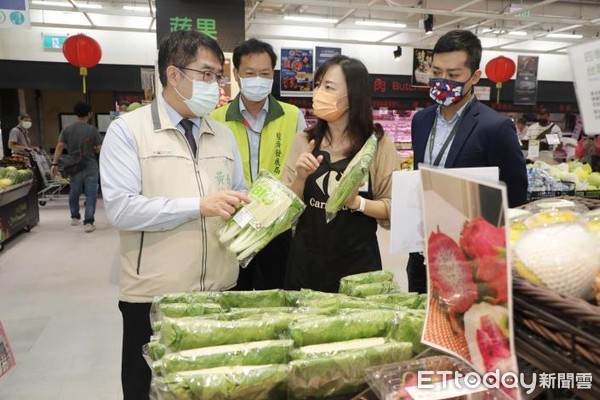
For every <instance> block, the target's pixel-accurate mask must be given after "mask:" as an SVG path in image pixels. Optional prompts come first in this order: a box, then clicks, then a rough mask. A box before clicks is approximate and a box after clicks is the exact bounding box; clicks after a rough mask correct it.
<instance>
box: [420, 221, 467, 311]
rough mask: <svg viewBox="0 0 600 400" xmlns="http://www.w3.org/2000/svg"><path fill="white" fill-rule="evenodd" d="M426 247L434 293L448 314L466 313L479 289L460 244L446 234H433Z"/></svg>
mask: <svg viewBox="0 0 600 400" xmlns="http://www.w3.org/2000/svg"><path fill="white" fill-rule="evenodd" d="M427 244H428V247H427V252H428V253H427V256H428V273H429V279H430V280H431V284H432V286H433V290H434V291H435V292H437V293H438V295H439V298H440V300H441V301H442V302H443V304H444V305H445V306H446V308H447V310H448V312H449V313H452V312H457V313H464V312H465V311H467V310H468V309H469V307H471V305H473V302H474V301H475V300H476V299H477V286H476V285H475V282H474V281H473V275H472V274H471V268H470V266H469V262H468V261H467V259H466V257H465V255H464V253H463V252H462V250H461V248H460V247H459V246H458V244H457V243H456V242H455V241H454V240H453V239H452V238H451V237H450V236H448V235H446V234H444V233H441V232H432V233H431V235H430V236H429V240H428V242H427ZM451 316H452V315H451Z"/></svg>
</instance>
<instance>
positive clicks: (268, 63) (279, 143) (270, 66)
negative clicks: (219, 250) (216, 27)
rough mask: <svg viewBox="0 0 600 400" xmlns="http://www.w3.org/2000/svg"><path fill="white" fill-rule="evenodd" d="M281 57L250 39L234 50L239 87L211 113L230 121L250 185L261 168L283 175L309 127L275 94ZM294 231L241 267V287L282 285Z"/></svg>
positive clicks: (260, 43) (264, 287)
mask: <svg viewBox="0 0 600 400" xmlns="http://www.w3.org/2000/svg"><path fill="white" fill-rule="evenodd" d="M276 62H277V56H276V55H275V52H274V51H273V47H272V46H271V45H270V44H268V43H266V42H262V41H260V40H257V39H248V40H246V41H244V42H243V43H241V44H240V45H239V46H237V47H236V48H235V49H234V50H233V66H234V69H233V74H234V76H235V80H236V82H237V83H238V85H239V86H240V89H241V92H240V94H239V95H238V96H236V97H235V98H234V99H233V101H231V103H229V104H227V105H225V106H223V107H221V108H218V109H217V110H215V111H213V112H212V113H211V117H212V118H214V119H216V120H217V121H221V122H223V123H224V124H226V125H227V126H228V127H229V128H230V129H231V130H232V131H233V134H234V136H235V139H236V141H237V144H238V147H239V149H240V153H241V156H242V162H243V167H244V176H245V177H246V183H247V184H248V185H250V184H251V183H252V182H253V181H254V180H255V179H256V177H257V176H258V173H259V171H260V170H261V169H266V170H267V171H269V172H271V173H272V174H273V175H275V176H276V177H277V178H279V177H280V176H281V172H282V170H283V166H284V165H285V161H286V159H287V155H288V152H289V150H290V146H291V144H292V140H293V139H294V136H295V134H296V132H299V131H302V130H304V129H305V128H306V121H305V120H304V115H303V114H302V111H300V110H299V109H298V107H296V106H294V105H291V104H287V103H284V102H282V101H278V100H277V99H276V98H275V97H273V95H271V88H272V86H273V75H274V73H275V64H276ZM290 240H291V232H290V231H288V232H284V233H282V234H281V235H279V236H278V237H277V238H275V239H274V240H272V241H271V242H270V243H269V244H268V245H267V246H266V247H265V248H264V249H262V250H261V251H260V252H259V253H258V254H257V255H256V256H255V257H254V258H253V259H252V261H251V262H250V263H249V264H248V265H247V267H246V268H243V269H240V275H239V278H238V284H237V286H236V289H237V290H252V289H257V290H259V289H277V288H283V277H284V276H285V265H286V262H287V257H288V253H289V248H290Z"/></svg>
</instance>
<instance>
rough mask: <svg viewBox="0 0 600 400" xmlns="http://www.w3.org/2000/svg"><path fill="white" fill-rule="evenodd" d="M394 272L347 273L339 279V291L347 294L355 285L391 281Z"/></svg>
mask: <svg viewBox="0 0 600 400" xmlns="http://www.w3.org/2000/svg"><path fill="white" fill-rule="evenodd" d="M393 280H394V274H393V273H392V272H391V271H383V270H377V271H370V272H363V273H360V274H354V275H348V276H345V277H343V278H342V279H340V293H344V294H347V295H349V294H350V292H351V291H352V289H353V288H354V287H355V286H359V285H364V284H367V283H377V282H392V281H393Z"/></svg>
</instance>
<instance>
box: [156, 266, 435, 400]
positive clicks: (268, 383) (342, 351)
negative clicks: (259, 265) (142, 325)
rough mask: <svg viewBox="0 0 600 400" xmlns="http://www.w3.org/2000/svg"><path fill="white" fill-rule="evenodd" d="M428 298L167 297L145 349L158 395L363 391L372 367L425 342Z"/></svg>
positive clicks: (303, 294) (190, 399) (177, 399)
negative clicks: (368, 370)
mask: <svg viewBox="0 0 600 400" xmlns="http://www.w3.org/2000/svg"><path fill="white" fill-rule="evenodd" d="M359 275H360V276H354V277H349V278H348V279H347V282H351V283H355V284H365V283H364V282H366V284H387V283H389V282H390V281H389V280H387V279H393V275H390V274H389V273H382V272H381V271H379V272H376V273H369V274H367V275H365V274H359ZM378 280H379V281H378ZM424 304H425V300H424V296H423V295H419V294H417V293H398V292H394V293H389V294H387V293H386V294H377V295H373V296H369V297H368V298H359V297H351V296H348V295H346V294H343V293H323V292H316V291H312V290H300V291H284V290H263V291H260V290H258V291H248V292H243V291H242V292H198V293H172V294H165V295H163V296H158V297H156V298H155V300H154V303H153V306H152V310H153V312H152V319H153V320H154V325H153V329H154V335H153V337H152V339H151V341H150V343H148V344H147V345H146V346H145V356H146V359H147V360H148V362H149V365H150V366H151V368H152V371H153V385H154V387H155V389H156V391H157V392H158V393H159V396H160V398H161V399H162V400H183V399H185V400H197V399H225V398H227V399H278V398H282V399H285V398H297V399H305V398H323V397H327V396H336V395H343V394H350V393H355V392H358V391H360V390H363V389H365V388H366V386H367V383H366V376H365V369H366V368H369V367H373V366H376V365H380V364H386V363H391V362H399V361H403V360H407V359H409V358H411V357H413V356H414V354H415V351H420V350H421V349H422V346H421V344H420V337H421V331H422V328H423V323H424V319H425V310H424V309H423V308H424ZM409 307H414V309H413V308H409ZM190 314H195V315H194V316H190Z"/></svg>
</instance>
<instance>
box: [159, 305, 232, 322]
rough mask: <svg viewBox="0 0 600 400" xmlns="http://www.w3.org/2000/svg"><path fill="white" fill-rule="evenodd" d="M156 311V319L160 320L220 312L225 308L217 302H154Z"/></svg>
mask: <svg viewBox="0 0 600 400" xmlns="http://www.w3.org/2000/svg"><path fill="white" fill-rule="evenodd" d="M154 311H155V312H156V320H157V321H160V320H162V319H163V318H164V317H169V318H181V317H196V316H200V315H207V314H218V313H221V312H222V311H223V309H222V308H221V306H220V305H218V304H215V303H163V304H157V303H154Z"/></svg>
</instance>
